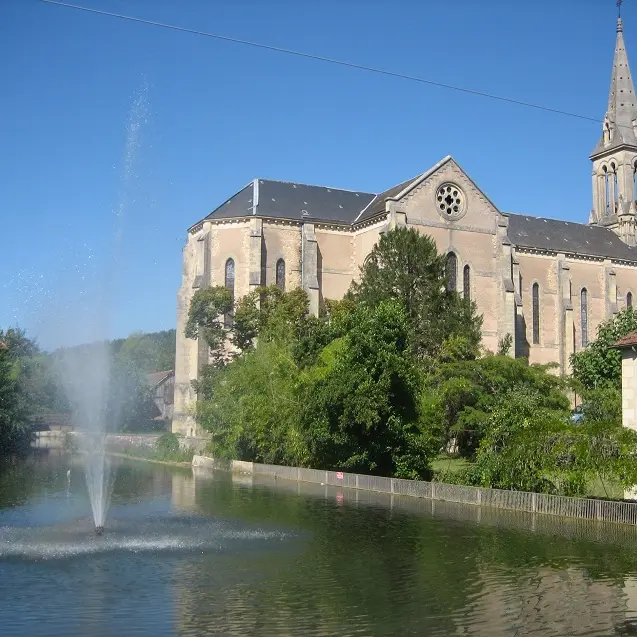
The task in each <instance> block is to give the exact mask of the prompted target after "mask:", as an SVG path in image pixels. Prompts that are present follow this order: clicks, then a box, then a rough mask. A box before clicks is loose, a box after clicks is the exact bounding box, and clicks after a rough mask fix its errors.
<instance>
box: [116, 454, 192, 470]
mask: <svg viewBox="0 0 637 637" xmlns="http://www.w3.org/2000/svg"><path fill="white" fill-rule="evenodd" d="M108 455H109V456H113V457H114V458H126V459H127V460H143V461H144V462H152V463H153V464H163V465H167V466H169V467H182V468H183V467H192V462H190V461H183V462H180V461H178V460H157V459H156V458H152V457H149V456H136V455H133V454H132V453H126V452H121V451H109V452H108Z"/></svg>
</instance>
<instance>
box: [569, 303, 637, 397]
mask: <svg viewBox="0 0 637 637" xmlns="http://www.w3.org/2000/svg"><path fill="white" fill-rule="evenodd" d="M635 331H637V312H635V311H634V310H633V308H632V307H628V308H626V309H624V310H622V311H621V312H619V313H618V314H616V315H615V316H613V317H612V318H610V319H608V320H606V321H604V322H603V323H600V325H599V327H598V328H597V338H596V339H595V340H594V341H593V342H592V343H590V344H589V345H588V347H586V349H584V350H582V351H581V352H577V353H575V354H573V355H572V356H571V365H572V366H573V376H574V377H575V379H576V380H577V381H578V383H580V384H581V385H582V386H583V387H584V388H586V389H595V388H601V387H616V388H621V376H622V371H621V370H622V363H621V361H622V355H621V352H620V351H619V350H616V349H614V348H613V346H614V345H615V343H616V342H617V341H618V340H619V339H620V338H622V337H623V336H626V335H628V334H630V333H631V332H635Z"/></svg>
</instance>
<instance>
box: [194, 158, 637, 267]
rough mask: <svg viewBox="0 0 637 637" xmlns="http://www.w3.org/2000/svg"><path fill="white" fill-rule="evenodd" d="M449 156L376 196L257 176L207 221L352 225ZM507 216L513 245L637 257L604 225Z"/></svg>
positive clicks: (635, 251) (380, 208) (376, 211)
mask: <svg viewBox="0 0 637 637" xmlns="http://www.w3.org/2000/svg"><path fill="white" fill-rule="evenodd" d="M448 159H449V158H445V159H444V160H442V162H440V163H439V164H437V165H436V166H434V167H433V168H432V169H431V170H429V171H427V173H423V175H418V176H416V177H414V178H412V179H408V180H407V181H404V182H402V183H400V184H397V185H396V186H393V187H392V188H389V189H388V190H385V191H384V192H382V193H380V194H377V195H375V194H373V193H369V192H361V191H358V192H357V191H352V190H343V189H340V188H327V187H325V186H311V185H307V184H297V183H292V182H287V181H273V180H269V179H258V180H255V181H253V182H250V183H249V184H248V185H247V186H245V187H244V188H242V189H241V190H240V191H239V192H237V193H236V194H235V195H233V196H232V197H230V199H228V200H227V201H225V202H224V203H223V204H221V205H220V206H219V207H218V208H217V209H216V210H214V211H213V212H212V213H210V214H209V215H208V216H207V217H206V219H231V218H236V217H250V216H253V215H256V216H259V217H266V218H274V219H289V220H293V221H294V220H299V221H301V220H308V221H315V222H324V223H325V222H327V223H339V224H344V225H351V224H353V223H355V222H357V223H358V222H361V221H366V220H367V219H371V218H372V217H374V216H375V215H377V214H381V213H382V212H384V210H385V201H386V200H387V199H388V198H392V197H396V196H397V195H399V194H400V193H401V192H402V191H403V190H405V189H406V188H407V187H408V186H409V185H410V184H412V183H413V182H414V181H416V180H417V179H420V178H422V177H423V176H426V175H427V174H429V173H431V172H434V171H435V169H436V168H437V167H439V166H440V165H441V164H442V163H444V162H445V161H447V160H448ZM255 199H256V201H257V203H256V206H255V205H254V201H255ZM506 216H507V217H508V218H509V227H508V239H509V241H510V242H511V243H512V244H513V245H516V246H520V247H526V248H537V249H540V250H550V251H555V252H567V253H570V254H581V255H587V256H592V257H603V258H610V259H622V260H626V261H637V248H631V247H629V246H627V245H626V244H625V243H624V242H623V241H622V240H621V239H620V238H619V237H618V236H617V235H616V234H615V233H614V232H613V231H612V230H610V229H608V228H603V227H601V226H589V225H586V224H583V223H573V222H570V221H559V220H557V219H546V218H543V217H531V216H525V215H519V214H513V213H506Z"/></svg>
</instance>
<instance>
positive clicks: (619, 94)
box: [589, 1, 637, 246]
mask: <svg viewBox="0 0 637 637" xmlns="http://www.w3.org/2000/svg"><path fill="white" fill-rule="evenodd" d="M617 6H618V7H619V8H620V9H621V2H619V1H618V2H617ZM591 159H592V160H593V175H592V176H593V209H592V210H591V216H590V221H589V223H592V224H596V225H600V226H604V227H606V228H610V229H612V230H613V231H615V232H616V233H617V234H618V235H619V236H620V238H621V239H622V241H624V242H626V243H627V244H628V245H629V246H634V245H637V99H636V98H635V86H634V85H633V78H632V77H631V75H630V67H629V66H628V55H627V54H626V46H625V44H624V25H623V23H622V19H621V17H618V18H617V40H616V42H615V58H614V60H613V73H612V75H611V80H610V94H609V96H608V110H607V111H606V115H605V116H604V123H603V126H602V136H601V139H600V140H599V142H598V143H597V146H596V147H595V150H594V151H593V154H592V155H591Z"/></svg>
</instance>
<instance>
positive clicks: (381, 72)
mask: <svg viewBox="0 0 637 637" xmlns="http://www.w3.org/2000/svg"><path fill="white" fill-rule="evenodd" d="M38 1H39V2H43V3H45V4H51V5H56V6H58V7H65V8H67V9H76V10H78V11H84V12H86V13H94V14H96V15H102V16H108V17H110V18H118V19H120V20H128V21H129V22H138V23H140V24H147V25H149V26H153V27H160V28H162V29H171V30H173V31H181V32H183V33H190V34H192V35H201V36H204V37H206V38H213V39H215V40H222V41H224V42H232V43H233V44H242V45H244V46H251V47H253V48H257V49H265V50H267V51H274V52H276V53H285V54H286V55H294V56H296V57H300V58H306V59H308V60H316V61H317V62H325V63H327V64H336V65H338V66H344V67H348V68H352V69H358V70H359V71H367V72H369V73H376V74H378V75H385V76H389V77H395V78H398V79H401V80H408V81H410V82H418V83H419V84H427V85H429V86H436V87H438V88H444V89H448V90H451V91H458V92H460V93H466V94H468V95H475V96H478V97H485V98H488V99H492V100H498V101H500V102H505V103H507V104H515V105H517V106H524V107H527V108H534V109H536V110H539V111H545V112H547V113H555V114H557V115H564V116H566V117H575V118H577V119H581V120H585V121H587V122H595V123H596V124H601V123H603V122H602V120H601V119H599V118H596V117H588V116H586V115H580V114H579V113H570V112H568V111H563V110H561V109H559V108H551V107H550V106H542V105H541V104H533V103H532V102H525V101H522V100H516V99H513V98H511V97H504V96H502V95H494V94H492V93H486V92H484V91H477V90H474V89H470V88H464V87H462V86H454V85H453V84H444V83H442V82H435V81H434V80H427V79H425V78H423V77H418V76H416V75H408V74H405V73H398V72H397V71H389V70H387V69H379V68H376V67H373V66H367V65H365V64H356V63H355V62H346V61H345V60H337V59H334V58H329V57H325V56H322V55H314V54H313V53H305V52H304V51H294V50H293V49H286V48H283V47H279V46H273V45H270V44H263V43H262V42H252V41H250V40H242V39H240V38H233V37H230V36H227V35H220V34H218V33H210V32H208V31H200V30H199V29H189V28H188V27H182V26H179V25H176V24H167V23H165V22H156V21H154V20H146V19H144V18H136V17H134V16H129V15H124V14H121V13H111V12H110V11H102V10H100V9H91V8H89V7H83V6H80V5H76V4H69V3H68V2H59V0H38Z"/></svg>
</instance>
